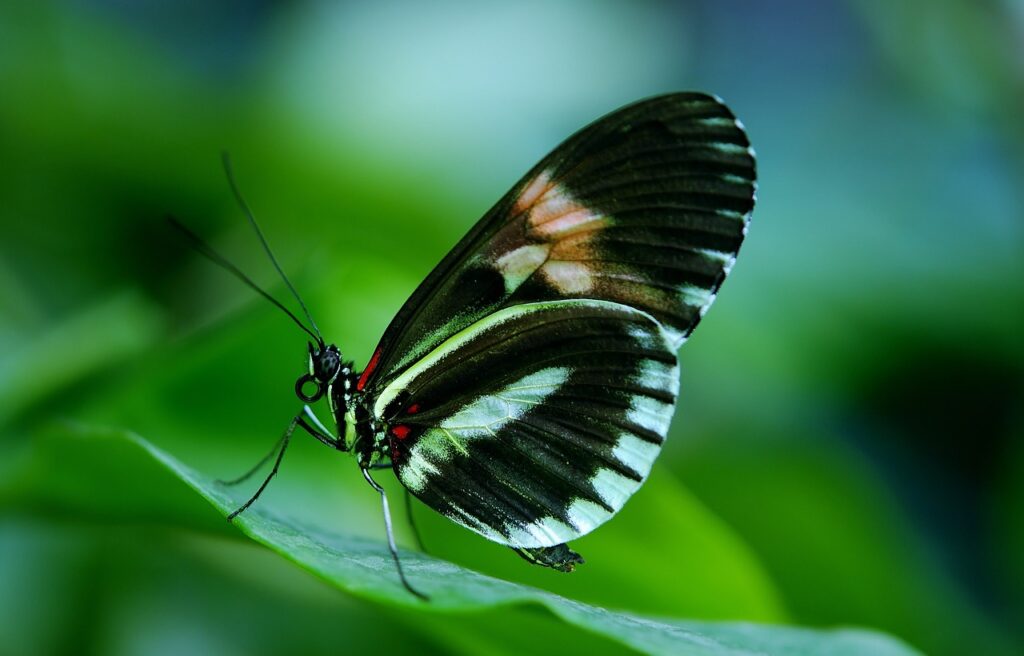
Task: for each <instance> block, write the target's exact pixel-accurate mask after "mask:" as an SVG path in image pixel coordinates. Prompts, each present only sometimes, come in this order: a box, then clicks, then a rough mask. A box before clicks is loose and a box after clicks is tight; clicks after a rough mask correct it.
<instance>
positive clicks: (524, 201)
mask: <svg viewBox="0 0 1024 656" xmlns="http://www.w3.org/2000/svg"><path fill="white" fill-rule="evenodd" d="M552 186H554V183H553V182H552V181H551V175H550V174H549V173H548V172H547V171H541V172H540V174H539V175H537V177H536V178H534V179H533V180H531V181H530V184H528V185H526V188H524V189H523V191H522V193H520V194H519V198H517V199H516V204H515V213H516V214H523V213H525V212H527V211H528V210H529V209H530V208H531V207H533V205H534V204H535V203H536V202H537V201H538V200H540V198H541V197H542V196H544V195H545V194H546V193H547V192H548V191H549V190H550V189H551V187H552Z"/></svg>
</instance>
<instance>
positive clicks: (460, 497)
mask: <svg viewBox="0 0 1024 656" xmlns="http://www.w3.org/2000/svg"><path fill="white" fill-rule="evenodd" d="M755 177H756V176H755V163H754V155H753V151H752V150H751V148H750V144H749V142H748V140H747V137H746V134H745V133H744V131H743V128H742V126H741V125H740V124H739V122H738V121H737V120H736V119H735V117H734V116H733V115H732V113H731V112H730V111H729V109H728V108H727V107H725V105H724V104H722V102H721V101H720V100H718V99H717V98H714V97H712V96H707V95H704V94H698V93H678V94H670V95H666V96H660V97H656V98H652V99H649V100H645V101H641V102H639V103H636V104H634V105H630V106H627V107H625V108H623V109H620V110H618V111H616V112H613V113H612V114H609V115H608V116H606V117H604V118H602V119H599V120H598V121H596V122H594V123H593V124H591V125H590V126H588V127H586V128H584V129H583V130H581V131H580V132H578V133H576V134H575V135H573V136H572V137H570V138H569V139H568V140H567V141H566V142H565V143H563V144H562V145H560V146H559V147H558V148H556V149H555V150H554V151H553V152H552V153H551V154H550V155H548V156H547V157H546V158H545V159H543V160H542V161H541V162H540V163H539V164H538V165H537V166H536V167H535V168H534V169H533V170H532V171H530V172H529V173H528V174H527V175H526V176H525V177H524V178H523V179H522V180H521V181H520V182H519V183H517V184H516V185H515V186H514V187H513V188H512V189H511V190H510V191H509V193H508V194H506V196H505V197H504V198H502V199H501V200H500V201H499V202H498V203H497V204H496V205H495V206H494V207H493V208H492V209H491V210H490V211H489V212H488V213H487V214H486V215H485V216H484V217H483V218H482V219H481V220H480V221H479V222H478V223H477V224H476V225H475V226H474V227H473V229H472V230H471V231H470V232H469V234H467V235H466V237H464V238H463V239H462V240H461V241H460V242H459V243H458V244H457V245H456V247H455V248H454V249H453V250H452V251H451V252H450V253H449V254H448V255H447V256H446V257H445V259H444V260H443V261H442V262H441V263H440V264H439V265H438V267H437V268H436V269H435V270H434V271H433V272H432V273H431V274H430V275H429V276H428V277H427V278H426V280H424V282H423V283H422V284H421V285H420V287H419V288H417V290H416V291H415V292H414V293H413V295H412V296H411V297H410V299H409V300H408V301H407V302H406V304H405V305H404V306H403V307H402V309H401V310H400V311H399V313H398V315H397V316H396V317H395V319H394V320H393V321H392V323H391V325H390V326H389V327H388V329H387V331H386V332H385V334H384V337H383V338H382V339H381V342H380V345H379V346H378V347H377V349H376V351H375V352H374V355H373V358H372V359H371V361H370V363H369V365H368V366H367V368H366V370H365V371H364V372H363V374H362V376H361V377H360V379H359V381H358V384H357V390H358V393H360V394H362V398H363V403H364V404H365V405H366V406H367V407H368V408H369V410H370V412H371V414H372V416H373V417H374V418H375V419H376V420H377V423H376V424H375V425H376V426H377V430H378V433H377V435H375V437H374V439H375V441H376V442H377V443H381V444H385V445H387V446H388V447H389V448H390V450H391V456H392V463H393V465H394V469H395V472H396V474H397V475H398V477H399V479H400V480H401V481H402V483H403V484H404V485H405V486H406V487H407V488H409V489H410V490H411V491H412V493H413V494H415V495H416V496H417V497H418V498H419V499H421V500H422V501H423V502H424V503H426V504H427V505H428V506H431V507H432V508H434V509H435V510H437V511H439V512H441V513H443V514H445V515H447V516H448V517H450V518H451V519H453V520H454V521H456V522H458V523H460V524H462V525H464V526H466V527H468V528H470V529H472V530H474V531H476V532H478V533H480V534H481V535H484V536H485V537H487V538H490V539H492V540H495V541H498V542H501V543H504V544H508V545H511V546H513V547H517V548H535V547H549V546H553V545H557V544H561V543H564V542H566V541H568V540H570V539H572V538H575V537H578V536H580V535H584V534H586V533H587V532H589V531H590V530H592V529H594V528H595V527H596V526H598V525H600V524H601V523H603V522H604V521H606V520H607V519H608V518H610V517H611V516H612V515H613V514H614V513H615V512H616V511H618V510H619V509H620V508H621V507H622V505H623V504H624V503H625V502H626V500H627V499H628V498H629V496H630V495H632V494H633V492H635V491H636V489H637V488H638V487H639V486H640V484H641V483H642V482H643V480H644V478H645V477H646V476H647V474H648V473H649V471H650V468H651V465H652V463H653V461H654V459H655V458H656V457H657V454H658V453H659V451H660V448H661V444H662V442H663V441H664V438H665V435H666V433H667V431H668V426H669V422H670V420H671V416H672V413H673V411H674V408H675V399H676V394H677V392H678V371H677V365H676V355H675V354H676V350H677V349H678V347H679V346H680V345H681V344H682V343H683V342H684V341H685V339H686V338H687V336H688V335H689V334H690V332H691V331H692V330H693V329H694V327H695V326H696V325H697V323H698V322H699V321H700V319H701V318H702V317H703V316H704V313H705V312H706V311H707V309H708V307H709V306H710V304H711V303H712V301H713V300H714V298H715V295H716V294H717V292H718V289H719V287H720V285H721V284H722V281H723V280H724V279H725V277H726V276H727V275H728V273H729V271H730V269H731V267H732V265H733V262H734V261H735V258H736V254H737V252H738V250H739V247H740V245H741V243H742V241H743V239H744V237H745V235H746V231H747V225H748V223H749V218H750V212H751V211H752V209H753V204H754V195H755V188H756V184H755ZM370 406H372V407H370Z"/></svg>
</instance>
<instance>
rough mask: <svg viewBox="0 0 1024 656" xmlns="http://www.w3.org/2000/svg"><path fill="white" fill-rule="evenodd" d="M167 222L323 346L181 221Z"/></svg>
mask: <svg viewBox="0 0 1024 656" xmlns="http://www.w3.org/2000/svg"><path fill="white" fill-rule="evenodd" d="M167 221H168V222H169V223H170V224H171V225H172V226H174V227H175V228H177V229H178V230H179V231H180V232H181V233H182V234H183V235H185V237H187V238H188V240H189V242H190V243H191V244H192V247H193V248H195V249H196V250H197V251H199V253H201V254H202V255H204V256H206V258H208V259H209V260H210V261H211V262H213V263H214V264H216V265H217V266H219V267H221V268H223V269H226V270H227V271H229V272H230V273H232V274H234V276H235V277H236V278H238V279H239V280H241V281H242V282H244V283H245V284H246V285H248V286H249V287H250V288H252V290H253V291H255V292H256V293H257V294H259V295H260V296H262V297H263V298H265V299H267V300H268V301H270V302H271V303H273V304H274V305H276V306H277V307H278V308H279V309H280V310H281V311H282V312H284V313H285V314H287V315H288V316H289V317H291V320H292V321H294V322H295V324H296V325H297V326H298V327H299V328H302V329H303V330H304V331H306V333H307V334H309V336H310V337H312V338H313V339H315V340H317V342H319V343H320V344H323V342H322V341H321V340H320V336H319V334H313V332H312V331H311V330H310V329H309V328H306V326H305V324H303V323H302V322H301V321H299V318H298V317H296V316H295V315H294V314H292V311H291V310H289V309H288V308H286V307H285V306H284V305H282V304H281V302H280V301H278V300H277V299H276V298H274V297H273V296H271V295H270V294H268V293H267V292H265V291H264V290H263V289H261V288H260V286H259V285H257V284H256V283H254V282H253V281H252V280H251V279H250V278H249V276H247V275H245V274H244V273H242V272H241V270H239V268H238V267H236V266H235V265H234V264H232V263H231V262H228V261H227V259H226V258H225V257H224V256H223V255H221V254H220V253H218V252H217V251H215V250H213V248H212V247H211V246H210V245H209V244H207V243H206V242H205V241H203V240H202V239H200V237H199V235H197V234H196V233H194V232H192V231H191V230H189V229H188V228H187V227H185V225H184V224H183V223H182V222H181V221H179V220H178V219H176V218H174V217H173V216H171V215H167ZM314 327H315V326H314Z"/></svg>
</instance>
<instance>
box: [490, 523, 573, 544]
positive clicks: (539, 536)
mask: <svg viewBox="0 0 1024 656" xmlns="http://www.w3.org/2000/svg"><path fill="white" fill-rule="evenodd" d="M506 529H507V532H508V535H509V541H510V542H511V543H512V544H515V545H518V546H522V547H531V548H533V547H553V546H555V545H556V544H562V543H563V542H568V541H569V540H572V539H574V538H577V537H579V535H580V534H579V532H578V531H577V530H576V529H575V528H573V527H572V526H569V525H568V524H565V523H564V522H561V521H559V520H557V519H555V518H554V517H541V518H540V519H538V520H537V521H535V522H533V523H531V524H527V525H525V526H507V527H506Z"/></svg>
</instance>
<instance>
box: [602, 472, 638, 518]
mask: <svg viewBox="0 0 1024 656" xmlns="http://www.w3.org/2000/svg"><path fill="white" fill-rule="evenodd" d="M590 484H591V485H592V486H593V487H594V491H595V492H597V494H598V495H599V496H600V497H601V499H602V500H603V501H604V502H605V503H606V504H608V505H609V506H610V507H612V508H615V509H616V510H618V509H619V508H621V507H622V506H623V505H624V504H625V503H626V500H627V499H629V497H631V496H632V495H633V493H634V492H636V490H637V488H639V487H640V483H638V482H637V481H634V480H632V479H630V478H626V477H625V476H623V475H622V474H619V473H617V472H614V471H612V470H610V469H598V470H597V473H596V474H594V476H593V477H592V478H591V479H590Z"/></svg>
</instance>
